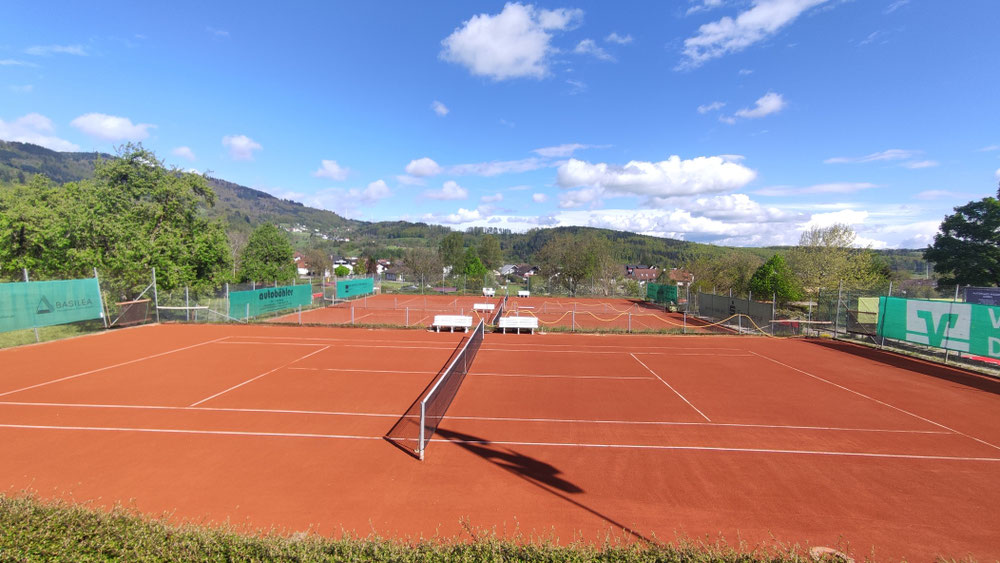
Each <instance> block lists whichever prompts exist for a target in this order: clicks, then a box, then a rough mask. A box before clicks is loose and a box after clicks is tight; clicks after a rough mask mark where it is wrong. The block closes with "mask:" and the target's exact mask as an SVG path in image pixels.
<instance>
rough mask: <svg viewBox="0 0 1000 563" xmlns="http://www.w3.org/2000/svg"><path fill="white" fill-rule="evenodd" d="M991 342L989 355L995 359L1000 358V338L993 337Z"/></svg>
mask: <svg viewBox="0 0 1000 563" xmlns="http://www.w3.org/2000/svg"><path fill="white" fill-rule="evenodd" d="M989 342H990V349H989V355H990V356H992V357H994V358H1000V338H997V337H995V336H991V337H990V338H989Z"/></svg>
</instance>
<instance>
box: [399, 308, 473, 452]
mask: <svg viewBox="0 0 1000 563" xmlns="http://www.w3.org/2000/svg"><path fill="white" fill-rule="evenodd" d="M485 335H486V323H485V321H479V324H478V325H476V328H474V329H473V330H472V334H471V335H469V337H468V338H466V339H465V343H464V344H463V345H462V346H461V347H460V348H459V349H458V350H456V351H455V353H454V354H452V356H451V358H450V361H449V362H448V364H447V367H445V368H444V369H443V370H441V372H440V373H438V375H437V377H435V378H434V381H433V382H432V383H431V384H430V385H429V386H428V387H427V389H425V390H424V392H423V393H421V394H420V397H418V398H417V400H416V401H414V402H413V404H412V405H410V408H409V409H408V410H407V411H406V414H404V415H403V417H402V418H400V419H399V420H398V421H397V422H396V424H395V425H393V427H392V428H391V429H390V430H389V433H388V434H386V436H385V437H386V439H387V440H389V441H390V442H392V443H394V444H396V445H398V446H399V447H401V448H403V449H404V450H407V451H409V452H412V453H413V454H414V455H416V456H417V457H419V458H420V459H424V450H426V449H427V444H429V443H430V441H431V437H432V436H434V432H435V431H437V428H438V425H439V424H441V421H442V420H444V415H445V413H446V412H447V411H448V407H449V406H451V402H452V400H454V399H455V395H456V394H458V389H459V387H461V386H462V382H463V381H465V376H466V374H467V373H469V368H471V367H472V361H473V360H474V359H475V358H476V353H477V352H479V348H480V346H482V344H483V338H485Z"/></svg>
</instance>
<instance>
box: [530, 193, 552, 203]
mask: <svg viewBox="0 0 1000 563" xmlns="http://www.w3.org/2000/svg"><path fill="white" fill-rule="evenodd" d="M548 200H549V196H547V195H545V194H531V201H534V202H535V203H545V202H546V201H548Z"/></svg>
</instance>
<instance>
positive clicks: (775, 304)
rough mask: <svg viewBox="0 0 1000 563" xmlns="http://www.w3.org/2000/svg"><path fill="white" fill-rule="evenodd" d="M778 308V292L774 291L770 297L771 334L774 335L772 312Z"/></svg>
mask: <svg viewBox="0 0 1000 563" xmlns="http://www.w3.org/2000/svg"><path fill="white" fill-rule="evenodd" d="M777 308H778V292H777V291H775V292H774V295H773V296H772V297H771V336H774V314H775V311H776V310H777Z"/></svg>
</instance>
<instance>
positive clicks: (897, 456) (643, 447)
mask: <svg viewBox="0 0 1000 563" xmlns="http://www.w3.org/2000/svg"><path fill="white" fill-rule="evenodd" d="M430 441H431V442H441V443H449V442H450V443H453V444H483V445H494V444H495V445H500V446H554V447H569V448H574V447H575V448H609V449H612V448H613V449H635V450H679V451H697V452H745V453H764V454H800V455H822V456H843V457H876V458H892V459H924V460H944V461H1000V457H960V456H954V457H953V456H943V455H919V454H880V453H873V452H830V451H822V450H819V451H817V450H774V449H765V448H724V447H716V446H657V445H642V444H579V443H578V444H572V443H563V442H507V441H499V440H498V441H492V440H448V439H446V438H432V439H431V440H430Z"/></svg>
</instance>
